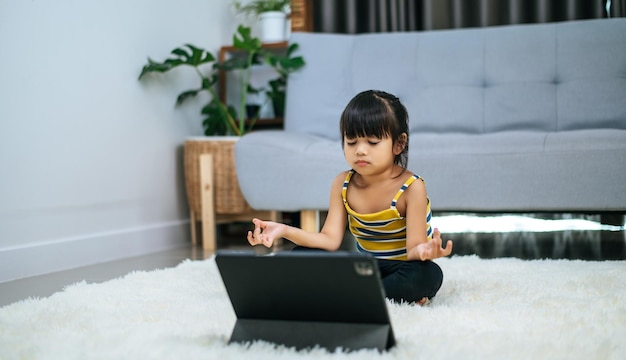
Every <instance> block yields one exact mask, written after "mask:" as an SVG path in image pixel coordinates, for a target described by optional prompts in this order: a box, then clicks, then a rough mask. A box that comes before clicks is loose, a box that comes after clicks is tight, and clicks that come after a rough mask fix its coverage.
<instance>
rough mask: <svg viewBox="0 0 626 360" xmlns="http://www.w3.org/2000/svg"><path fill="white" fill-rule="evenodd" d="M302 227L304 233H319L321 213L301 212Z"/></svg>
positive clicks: (313, 211) (312, 211)
mask: <svg viewBox="0 0 626 360" xmlns="http://www.w3.org/2000/svg"><path fill="white" fill-rule="evenodd" d="M300 227H301V228H302V230H304V231H309V232H317V231H319V230H320V212H319V211H317V210H302V211H300Z"/></svg>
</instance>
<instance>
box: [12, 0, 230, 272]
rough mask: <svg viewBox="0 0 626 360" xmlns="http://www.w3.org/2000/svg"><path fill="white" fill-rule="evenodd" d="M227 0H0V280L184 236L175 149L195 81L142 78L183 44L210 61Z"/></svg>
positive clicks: (185, 75)
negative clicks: (178, 101) (149, 64)
mask: <svg viewBox="0 0 626 360" xmlns="http://www.w3.org/2000/svg"><path fill="white" fill-rule="evenodd" d="M239 20H240V19H236V20H234V19H233V12H232V8H231V1H230V0H176V1H171V0H170V1H168V0H132V1H128V0H108V1H97V0H56V1H47V0H31V1H17V0H0V101H1V106H0V282H2V281H7V280H11V279H15V278H20V277H26V276H32V275H36V274H41V273H47V272H51V271H56V270H61V269H67V268H72V267H77V266H82V265H85V264H92V263H96V262H103V261H107V260H111V259H117V258H121V257H127V256H133V255H140V254H144V253H148V252H153V251H159V250H163V249H167V248H172V247H176V246H180V245H182V244H183V243H185V242H187V241H189V231H188V227H189V222H188V221H189V220H188V217H189V215H188V210H187V203H186V199H185V191H184V179H183V170H182V169H183V168H182V144H183V142H184V139H185V138H186V137H188V136H197V135H202V128H201V121H200V116H199V107H200V105H201V102H200V101H197V102H196V103H194V104H187V105H188V106H184V107H182V108H178V109H176V108H175V107H174V102H175V98H176V95H177V94H178V93H180V92H181V91H182V90H186V89H188V88H191V87H194V86H196V81H197V77H195V75H194V74H193V73H192V72H190V71H189V72H185V71H178V72H177V73H171V74H166V75H162V76H157V77H154V78H150V79H147V81H141V82H139V81H138V80H137V78H138V75H139V73H140V70H141V68H142V66H143V65H144V64H145V63H146V59H147V57H148V56H150V57H152V58H153V59H155V60H163V59H165V58H166V57H167V56H168V55H169V52H170V50H171V49H173V48H174V47H177V46H180V45H182V44H183V43H187V42H189V43H192V44H195V45H198V46H202V47H205V48H207V49H208V50H210V51H212V52H214V53H215V54H216V55H217V51H218V49H219V47H220V46H221V45H222V44H230V43H231V38H232V33H233V31H234V29H236V26H237V23H236V22H237V21H239Z"/></svg>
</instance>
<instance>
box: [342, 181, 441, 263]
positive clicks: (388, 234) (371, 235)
mask: <svg viewBox="0 0 626 360" xmlns="http://www.w3.org/2000/svg"><path fill="white" fill-rule="evenodd" d="M353 174H354V170H350V171H349V172H348V175H347V176H346V180H345V181H344V182H343V189H342V191H341V196H342V197H343V204H344V206H345V207H346V211H347V212H348V227H349V229H350V232H351V233H352V235H353V236H354V239H355V240H356V247H357V249H358V250H359V251H360V252H362V253H366V254H370V255H372V256H374V257H376V258H379V259H389V260H407V251H406V218H404V217H402V216H400V213H399V212H398V209H396V203H397V202H398V199H399V198H400V195H402V194H403V193H404V190H406V188H408V187H409V186H410V185H411V184H412V183H413V182H414V181H415V180H417V179H420V180H422V181H424V179H422V178H421V177H419V176H418V175H413V176H411V177H410V178H409V179H407V181H406V182H405V183H404V184H403V185H402V187H400V189H399V190H398V192H397V193H396V194H395V196H394V197H393V199H392V200H391V204H390V206H389V208H388V209H385V210H382V211H379V212H375V213H371V214H359V213H357V212H355V211H354V210H352V208H350V205H349V204H348V200H347V196H346V195H347V193H348V184H349V183H350V179H351V178H352V175H353ZM426 200H427V202H426V237H427V239H428V241H430V240H431V239H432V236H433V235H432V228H431V226H430V219H431V217H432V212H431V210H430V199H428V198H427V199H426Z"/></svg>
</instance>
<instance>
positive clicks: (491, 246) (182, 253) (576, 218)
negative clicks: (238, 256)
mask: <svg viewBox="0 0 626 360" xmlns="http://www.w3.org/2000/svg"><path fill="white" fill-rule="evenodd" d="M435 219H438V222H437V223H436V224H435V226H438V227H440V228H441V229H447V231H446V232H445V233H444V236H445V237H444V239H447V238H451V239H453V240H454V252H453V254H454V256H459V255H471V254H476V255H478V256H480V257H482V258H495V257H517V258H521V259H542V258H551V259H582V260H596V261H601V260H626V230H625V228H624V220H625V219H624V215H623V214H618V215H610V216H606V215H584V214H574V215H571V214H564V215H558V216H555V215H552V214H543V215H542V214H534V215H533V216H532V217H528V216H525V215H523V214H514V215H508V216H492V215H476V214H475V215H473V216H472V217H466V216H465V215H455V214H445V215H443V214H442V215H441V216H438V217H437V216H436V217H435ZM503 224H508V225H505V226H504V227H502V225H503ZM296 225H297V224H296ZM246 226H247V224H245V225H244V224H233V225H230V226H229V225H226V226H221V228H220V229H218V230H219V231H218V248H220V249H226V248H227V249H238V248H241V249H249V246H248V245H247V242H246V240H245V238H244V237H242V236H241V234H242V233H245V230H246V229H245V227H246ZM289 244H290V243H288V242H287V243H285V244H284V246H283V248H284V249H287V248H288V247H289ZM350 244H351V241H350V239H349V237H346V239H345V241H344V245H342V248H343V249H350V247H351V246H350ZM257 251H259V252H263V251H264V250H262V249H257ZM211 255H213V252H211V251H203V250H202V248H201V247H199V246H193V245H191V244H189V245H186V246H183V247H180V248H177V249H173V250H169V251H164V252H160V253H154V254H148V255H144V256H139V257H134V258H128V259H121V260H117V261H113V262H108V263H103V264H96V265H91V266H86V267H82V268H79V269H73V270H67V271H60V272H55V273H51V274H46V275H41V276H35V277H30V278H25V279H19V280H15V281H10V282H4V283H0V307H2V306H5V305H8V304H11V303H13V302H16V301H19V300H23V299H27V298H29V297H33V298H37V297H47V296H50V295H52V294H54V293H55V292H58V291H60V290H62V289H63V288H64V287H65V286H67V285H71V284H73V283H76V282H79V281H86V282H88V283H97V282H104V281H107V280H110V279H114V278H117V277H120V276H123V275H126V274H127V273H129V272H132V271H150V270H154V269H159V268H166V267H174V266H176V265H178V264H179V263H180V262H181V261H183V260H185V259H191V260H202V259H206V258H208V257H210V256H211Z"/></svg>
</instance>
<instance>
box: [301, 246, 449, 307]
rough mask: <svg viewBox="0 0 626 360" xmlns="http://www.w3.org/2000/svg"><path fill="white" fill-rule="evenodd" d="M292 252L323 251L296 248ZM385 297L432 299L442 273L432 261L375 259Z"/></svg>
mask: <svg viewBox="0 0 626 360" xmlns="http://www.w3.org/2000/svg"><path fill="white" fill-rule="evenodd" d="M292 251H325V250H320V249H311V248H306V247H302V246H296V247H295V248H293V250H292ZM376 261H377V262H378V270H379V271H380V277H381V278H382V281H383V287H384V288H385V296H386V297H387V298H389V299H391V300H394V301H396V302H408V303H412V302H418V301H420V300H421V299H423V298H428V299H432V298H433V297H434V296H435V294H437V291H439V288H440V287H441V284H442V282H443V272H442V271H441V268H440V267H439V265H437V264H436V263H434V262H432V261H419V260H411V261H400V260H384V259H376Z"/></svg>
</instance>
